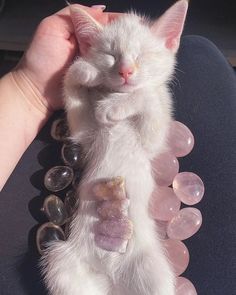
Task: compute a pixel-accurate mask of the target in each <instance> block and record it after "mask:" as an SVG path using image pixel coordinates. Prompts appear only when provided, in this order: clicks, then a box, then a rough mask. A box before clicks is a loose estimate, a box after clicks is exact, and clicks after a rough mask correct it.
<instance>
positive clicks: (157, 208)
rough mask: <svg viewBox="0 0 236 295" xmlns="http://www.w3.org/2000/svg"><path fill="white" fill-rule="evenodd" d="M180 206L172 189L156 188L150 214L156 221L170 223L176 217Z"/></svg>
mask: <svg viewBox="0 0 236 295" xmlns="http://www.w3.org/2000/svg"><path fill="white" fill-rule="evenodd" d="M180 205H181V202H180V200H179V199H178V198H177V196H176V195H175V193H174V191H173V189H172V188H169V187H156V188H155V190H154V192H153V194H152V198H151V201H150V212H151V215H152V217H153V218H154V219H157V220H163V221H168V220H171V218H173V217H174V216H175V215H176V213H177V212H178V211H179V209H180Z"/></svg>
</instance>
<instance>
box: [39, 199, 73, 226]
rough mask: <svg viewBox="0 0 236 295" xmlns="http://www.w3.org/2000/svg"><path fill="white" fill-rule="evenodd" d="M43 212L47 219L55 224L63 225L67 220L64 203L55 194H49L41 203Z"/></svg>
mask: <svg viewBox="0 0 236 295" xmlns="http://www.w3.org/2000/svg"><path fill="white" fill-rule="evenodd" d="M42 209H43V212H44V213H45V215H46V216H47V218H48V220H49V221H51V222H52V223H54V224H56V225H63V224H65V223H66V221H67V211H66V208H65V205H64V203H63V202H62V200H61V199H60V198H58V197H57V196H55V195H49V196H48V197H47V198H46V199H45V200H44V203H43V208H42Z"/></svg>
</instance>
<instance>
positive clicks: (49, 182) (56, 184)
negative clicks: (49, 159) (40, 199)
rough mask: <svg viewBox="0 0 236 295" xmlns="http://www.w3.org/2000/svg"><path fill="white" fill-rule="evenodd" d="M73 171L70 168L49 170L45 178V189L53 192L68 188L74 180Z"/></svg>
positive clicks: (59, 167)
mask: <svg viewBox="0 0 236 295" xmlns="http://www.w3.org/2000/svg"><path fill="white" fill-rule="evenodd" d="M73 176H74V173H73V170H72V169H71V168H70V167H68V166H55V167H53V168H51V169H50V170H48V172H47V173H46V175H45V177H44V185H45V187H46V188H47V189H48V190H49V191H52V192H58V191H61V190H63V189H64V188H66V187H67V186H68V185H69V184H70V183H71V182H72V179H73Z"/></svg>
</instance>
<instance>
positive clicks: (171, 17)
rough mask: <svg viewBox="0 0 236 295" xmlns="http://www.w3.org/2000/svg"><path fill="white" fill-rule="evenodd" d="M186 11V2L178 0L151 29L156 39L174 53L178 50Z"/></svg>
mask: <svg viewBox="0 0 236 295" xmlns="http://www.w3.org/2000/svg"><path fill="white" fill-rule="evenodd" d="M187 10H188V1H187V0H180V1H178V2H177V3H175V4H174V5H173V6H171V7H170V8H169V9H168V10H167V11H166V12H165V13H164V14H163V15H162V16H161V17H160V18H159V19H158V20H157V21H156V22H155V23H154V24H153V25H152V27H151V30H152V31H153V32H154V34H155V35H156V36H157V37H159V38H162V39H164V40H165V46H166V48H168V49H169V50H171V51H172V52H174V53H175V52H176V51H177V50H178V48H179V42H180V37H181V34H182V31H183V28H184V22H185V18H186V14H187Z"/></svg>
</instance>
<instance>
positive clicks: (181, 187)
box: [173, 172, 205, 205]
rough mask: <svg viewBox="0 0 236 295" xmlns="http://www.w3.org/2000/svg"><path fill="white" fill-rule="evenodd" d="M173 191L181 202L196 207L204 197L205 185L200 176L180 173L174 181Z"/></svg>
mask: <svg viewBox="0 0 236 295" xmlns="http://www.w3.org/2000/svg"><path fill="white" fill-rule="evenodd" d="M173 189H174V192H175V194H176V195H177V197H178V198H179V199H180V201H181V202H183V203H184V204H187V205H194V204H197V203H198V202H200V201H201V199H202V197H203V195H204V190H205V189H204V184H203V182H202V180H201V178H200V177H199V176H197V175H196V174H194V173H192V172H181V173H178V174H177V175H176V176H175V178H174V181H173Z"/></svg>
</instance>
